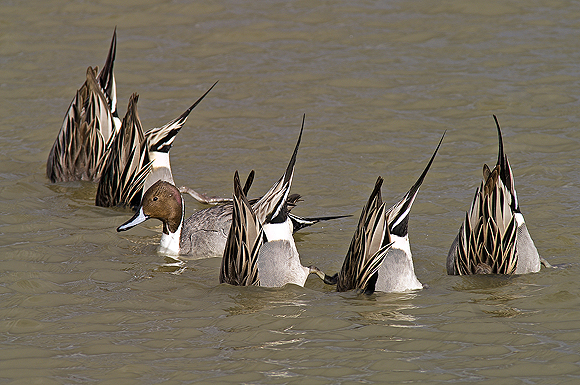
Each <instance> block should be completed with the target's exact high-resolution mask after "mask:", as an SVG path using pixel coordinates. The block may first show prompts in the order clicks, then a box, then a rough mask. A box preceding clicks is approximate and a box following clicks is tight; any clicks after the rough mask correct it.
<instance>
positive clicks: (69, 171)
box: [46, 28, 220, 207]
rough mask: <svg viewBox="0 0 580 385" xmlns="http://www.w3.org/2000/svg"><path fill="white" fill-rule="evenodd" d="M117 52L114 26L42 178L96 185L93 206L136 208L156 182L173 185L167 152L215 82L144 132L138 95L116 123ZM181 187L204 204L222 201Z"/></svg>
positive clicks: (68, 116) (59, 137)
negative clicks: (106, 50) (102, 59)
mask: <svg viewBox="0 0 580 385" xmlns="http://www.w3.org/2000/svg"><path fill="white" fill-rule="evenodd" d="M116 51H117V29H116V28H115V30H114V32H113V37H112V39H111V45H110V47H109V53H108V55H107V59H106V61H105V65H104V66H103V68H102V70H101V71H100V72H99V71H98V68H97V67H95V68H92V67H88V69H87V73H86V80H85V82H84V83H83V85H82V86H81V88H80V89H79V90H78V91H77V93H76V95H75V97H74V98H73V100H72V102H71V104H70V106H69V108H68V110H67V113H66V115H65V118H64V121H63V124H62V126H61V128H60V131H59V133H58V135H57V138H56V140H55V142H54V144H53V146H52V148H51V150H50V153H49V156H48V160H47V163H46V175H47V177H48V179H49V180H50V181H51V182H53V183H55V182H68V181H74V180H87V181H94V182H98V183H99V186H98V189H97V195H96V198H95V204H96V205H97V206H104V207H111V206H131V207H136V206H138V204H139V202H140V200H141V198H142V193H143V191H146V190H147V189H148V188H149V187H150V186H151V185H152V184H153V183H154V182H155V181H157V180H165V181H168V182H171V183H173V176H172V174H171V166H170V162H169V150H170V149H171V146H172V144H173V140H174V139H175V135H177V133H178V132H179V130H180V129H181V127H182V126H183V125H184V124H185V121H186V120H187V117H188V116H189V114H190V112H191V111H192V109H193V108H195V107H196V106H197V105H198V104H199V103H200V102H201V100H203V98H204V97H205V96H206V95H207V94H208V93H209V91H211V89H212V88H213V87H214V86H215V83H214V85H213V86H212V87H211V88H210V89H209V90H208V91H207V92H206V93H205V94H204V95H202V96H201V97H200V98H199V99H198V100H197V101H196V102H195V103H194V104H193V105H192V106H190V107H189V108H188V109H187V110H186V111H185V112H184V113H183V114H181V116H179V117H178V118H176V119H174V120H172V121H171V122H169V123H167V124H166V125H164V126H162V127H160V128H153V129H151V130H149V131H147V132H145V133H144V132H143V128H142V125H141V122H140V120H139V116H138V113H137V101H138V95H137V94H133V95H132V96H131V98H130V99H129V106H128V108H127V113H126V115H125V117H124V119H123V122H121V120H120V119H119V115H118V112H117V91H116V83H115V75H114V71H113V67H114V63H115V56H116ZM97 73H98V74H97ZM216 83H217V82H216ZM183 189H187V190H188V192H189V193H190V194H191V195H193V196H194V197H196V198H197V199H198V200H200V201H201V202H204V203H209V202H216V201H220V198H218V197H210V198H208V197H206V196H205V195H204V194H199V193H197V192H195V191H194V190H192V189H189V188H187V187H183Z"/></svg>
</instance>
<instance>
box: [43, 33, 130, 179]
mask: <svg viewBox="0 0 580 385" xmlns="http://www.w3.org/2000/svg"><path fill="white" fill-rule="evenodd" d="M116 49H117V29H116V28H115V31H114V32H113V38H112V40H111V46H110V48H109V54H108V55H107V60H106V61H105V65H104V66H103V68H102V69H101V71H100V72H98V68H97V67H95V68H92V67H89V68H88V69H87V73H86V80H85V83H84V84H83V85H82V86H81V88H80V89H79V90H78V91H77V93H76V95H75V97H74V98H73V100H72V102H71V104H70V106H69V108H68V110H67V113H66V115H65V117H64V121H63V124H62V127H61V128H60V131H59V133H58V135H57V137H56V140H55V142H54V144H53V146H52V148H51V150H50V153H49V155H48V160H47V162H46V175H47V177H48V179H49V180H50V181H51V182H53V183H54V182H67V181H73V180H98V179H99V178H100V169H99V162H100V160H101V158H102V156H103V154H104V152H105V148H106V144H107V142H108V141H109V140H110V138H111V137H112V136H114V135H115V133H116V132H117V131H118V130H119V128H120V125H121V121H120V120H119V116H118V114H117V91H116V85H115V75H114V73H113V64H114V62H115V54H116ZM97 72H98V74H97Z"/></svg>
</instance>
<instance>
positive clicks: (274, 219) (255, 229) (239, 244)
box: [219, 121, 330, 287]
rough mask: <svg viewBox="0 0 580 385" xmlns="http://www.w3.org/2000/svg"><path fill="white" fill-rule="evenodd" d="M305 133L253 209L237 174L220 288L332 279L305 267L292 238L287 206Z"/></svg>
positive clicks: (313, 267) (276, 285) (272, 285)
mask: <svg viewBox="0 0 580 385" xmlns="http://www.w3.org/2000/svg"><path fill="white" fill-rule="evenodd" d="M303 128H304V121H303V122H302V129H303ZM302 129H301V130H300V136H299V137H298V142H297V143H296V147H295V149H294V153H293V155H292V158H291V160H290V163H289V164H288V167H287V169H286V172H285V173H284V175H283V176H282V177H281V178H280V179H279V180H278V181H277V182H276V183H275V184H274V185H273V186H272V188H271V189H270V190H269V191H268V192H267V193H266V194H265V195H264V196H263V197H262V198H260V200H259V201H258V203H257V204H256V205H251V204H250V202H249V201H248V199H247V198H246V195H245V193H244V191H243V190H242V188H241V185H240V179H239V177H238V173H237V171H236V173H235V174H234V199H233V210H232V225H231V227H230V231H229V234H228V239H227V242H226V246H225V250H224V255H223V259H222V265H221V269H220V275H219V280H220V283H228V284H231V285H240V286H251V285H254V286H265V287H281V286H284V285H286V284H289V283H293V284H295V285H299V286H304V283H305V282H306V279H307V278H308V276H309V275H310V274H311V273H314V274H317V275H318V276H319V277H320V278H321V279H323V280H329V279H330V277H328V276H326V275H325V274H324V273H323V272H322V271H320V269H318V268H317V267H315V266H310V267H305V266H302V263H301V262H300V256H299V254H298V250H297V249H296V244H295V243H294V238H293V235H292V233H293V231H292V226H293V225H292V220H291V219H290V217H289V216H288V207H287V206H288V203H287V200H288V194H289V191H290V187H291V185H292V177H293V174H294V164H295V163H296V154H297V152H298V146H299V145H300V139H301V137H302Z"/></svg>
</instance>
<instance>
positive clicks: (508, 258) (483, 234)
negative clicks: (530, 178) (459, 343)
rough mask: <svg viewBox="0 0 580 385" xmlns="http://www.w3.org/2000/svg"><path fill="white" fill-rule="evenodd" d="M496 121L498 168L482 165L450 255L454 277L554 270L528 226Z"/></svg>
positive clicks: (447, 265) (450, 268)
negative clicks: (543, 268) (540, 253)
mask: <svg viewBox="0 0 580 385" xmlns="http://www.w3.org/2000/svg"><path fill="white" fill-rule="evenodd" d="M493 118H494V120H495V125H496V129H497V137H498V142H499V150H498V158H497V163H496V165H495V167H494V168H493V170H490V168H489V166H487V165H486V164H484V165H483V180H482V182H481V184H480V186H479V187H478V188H477V189H476V191H475V196H474V198H473V201H472V203H471V207H470V209H469V211H468V212H466V214H465V219H464V220H463V223H462V225H461V227H460V229H459V233H458V234H457V236H456V237H455V239H454V240H453V243H452V244H451V248H450V249H449V253H448V255H447V261H446V267H447V274H449V275H468V274H502V275H512V274H527V273H535V272H538V271H540V268H541V265H542V264H544V265H546V266H549V263H548V262H547V261H545V260H544V259H543V258H541V257H540V255H539V253H538V250H537V248H536V246H535V244H534V241H533V240H532V237H531V236H530V233H529V231H528V228H527V226H526V222H525V220H524V216H523V214H522V212H521V209H520V203H519V200H518V196H517V194H516V189H515V184H514V176H513V172H512V168H511V166H510V163H509V161H508V158H507V155H506V154H505V153H504V145H503V139H502V132H501V128H500V125H499V122H498V119H497V117H496V116H495V115H493Z"/></svg>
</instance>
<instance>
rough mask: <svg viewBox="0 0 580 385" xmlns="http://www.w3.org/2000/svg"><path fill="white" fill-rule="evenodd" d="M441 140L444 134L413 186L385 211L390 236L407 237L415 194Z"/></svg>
mask: <svg viewBox="0 0 580 385" xmlns="http://www.w3.org/2000/svg"><path fill="white" fill-rule="evenodd" d="M443 138H445V132H444V133H443V136H441V139H440V140H439V144H437V148H435V151H434V152H433V155H431V159H429V163H427V166H426V167H425V169H424V170H423V172H422V173H421V175H420V176H419V179H417V181H416V182H415V184H414V185H413V186H412V187H411V188H410V189H409V191H407V193H406V194H405V196H404V197H403V198H402V199H401V200H400V201H399V202H398V203H396V204H395V205H393V206H392V207H391V208H390V209H389V210H388V211H387V217H388V222H389V230H390V231H391V234H394V235H397V236H400V237H405V236H406V235H407V226H408V224H409V213H410V212H411V207H412V206H413V202H414V201H415V198H416V197H417V193H418V192H419V188H420V187H421V184H423V181H424V180H425V176H427V172H429V169H430V168H431V164H433V160H435V156H436V155H437V152H438V151H439V147H441V143H442V142H443Z"/></svg>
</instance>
